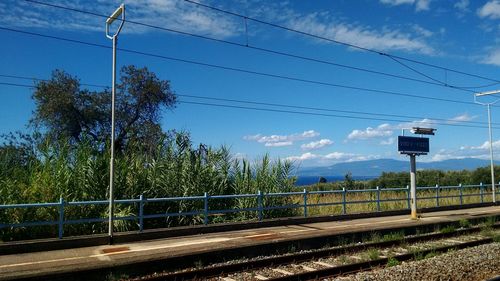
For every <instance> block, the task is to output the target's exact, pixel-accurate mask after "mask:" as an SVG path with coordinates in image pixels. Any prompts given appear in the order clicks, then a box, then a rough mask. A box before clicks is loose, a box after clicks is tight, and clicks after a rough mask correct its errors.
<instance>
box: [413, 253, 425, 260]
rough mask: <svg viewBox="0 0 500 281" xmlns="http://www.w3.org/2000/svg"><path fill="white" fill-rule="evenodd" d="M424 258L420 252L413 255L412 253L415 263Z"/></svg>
mask: <svg viewBox="0 0 500 281" xmlns="http://www.w3.org/2000/svg"><path fill="white" fill-rule="evenodd" d="M424 258H425V257H424V254H423V253H422V252H415V253H413V259H414V260H416V261H420V260H423V259H424Z"/></svg>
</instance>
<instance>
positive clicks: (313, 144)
mask: <svg viewBox="0 0 500 281" xmlns="http://www.w3.org/2000/svg"><path fill="white" fill-rule="evenodd" d="M332 144H333V141H331V140H329V139H321V140H319V141H312V142H310V143H306V144H303V145H301V146H300V148H302V149H304V150H313V149H320V148H323V147H326V146H329V145H332Z"/></svg>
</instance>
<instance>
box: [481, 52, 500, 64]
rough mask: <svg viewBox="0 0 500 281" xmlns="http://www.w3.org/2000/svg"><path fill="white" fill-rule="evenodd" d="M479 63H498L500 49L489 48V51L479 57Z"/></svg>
mask: <svg viewBox="0 0 500 281" xmlns="http://www.w3.org/2000/svg"><path fill="white" fill-rule="evenodd" d="M481 63H484V64H492V65H500V49H493V50H490V51H489V53H488V54H487V55H486V56H485V57H484V58H482V59H481Z"/></svg>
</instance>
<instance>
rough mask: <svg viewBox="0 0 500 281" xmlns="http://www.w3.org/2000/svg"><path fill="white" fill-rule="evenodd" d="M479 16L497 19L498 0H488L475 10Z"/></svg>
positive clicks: (499, 15) (499, 9) (499, 8)
mask: <svg viewBox="0 0 500 281" xmlns="http://www.w3.org/2000/svg"><path fill="white" fill-rule="evenodd" d="M477 15H478V16H479V17H480V18H490V19H498V18H500V1H498V0H493V1H489V2H487V3H486V4H484V6H482V7H481V8H479V9H478V10H477Z"/></svg>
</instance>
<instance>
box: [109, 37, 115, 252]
mask: <svg viewBox="0 0 500 281" xmlns="http://www.w3.org/2000/svg"><path fill="white" fill-rule="evenodd" d="M116 37H117V35H115V36H113V70H112V78H111V158H110V160H109V225H108V230H109V232H108V234H109V243H110V244H113V211H114V197H113V186H114V178H115V91H116V89H115V88H116V85H115V84H116Z"/></svg>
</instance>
